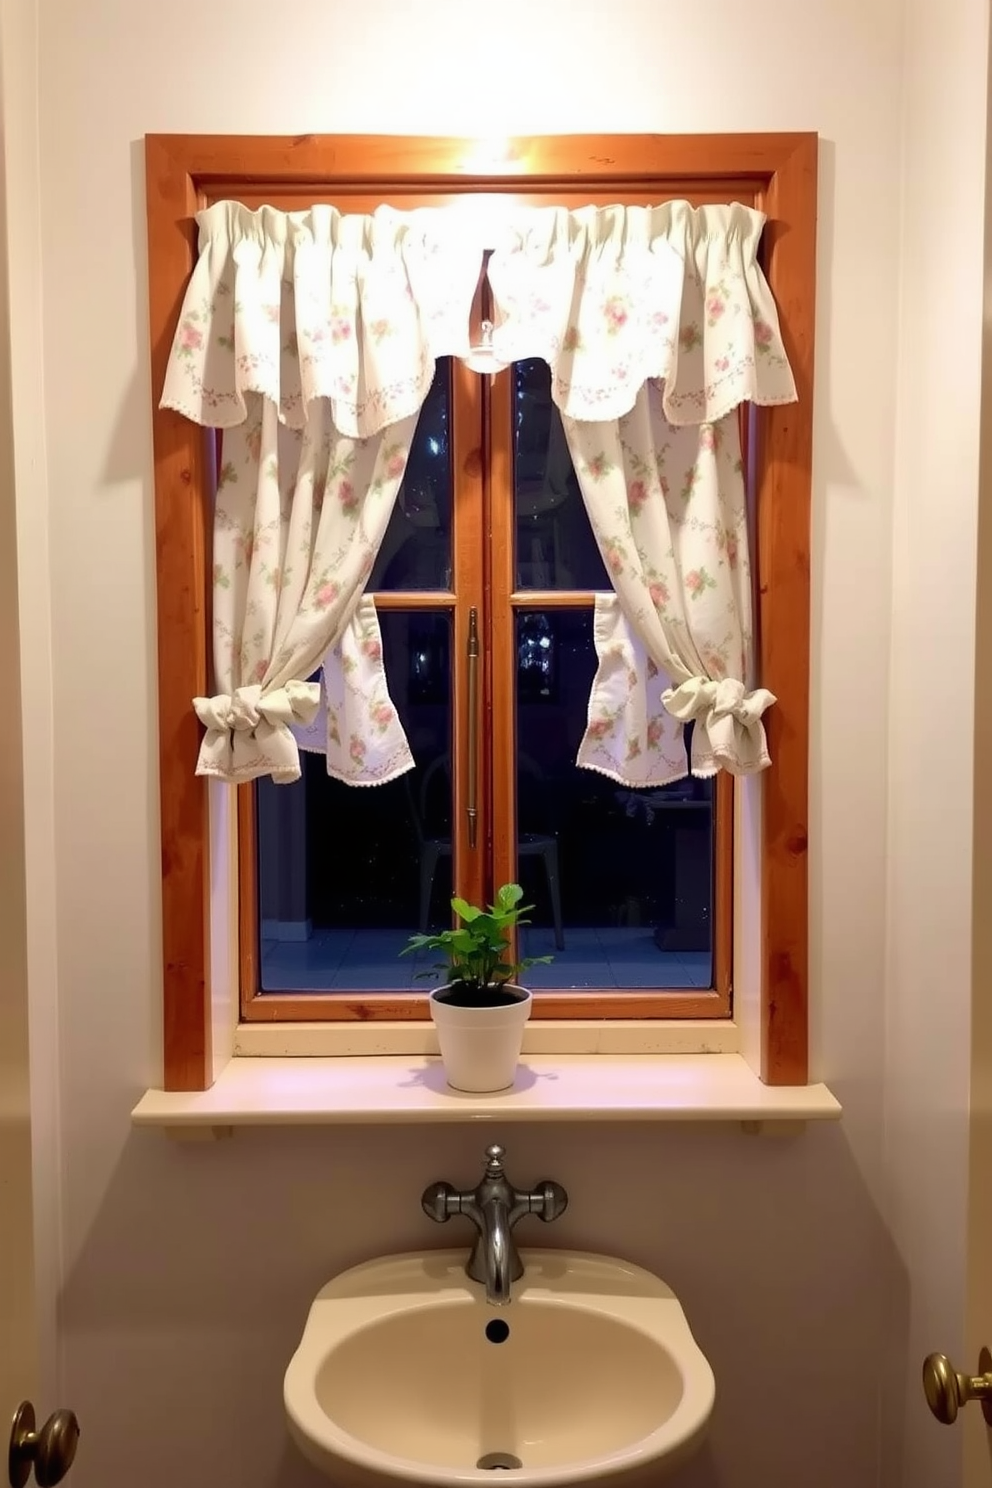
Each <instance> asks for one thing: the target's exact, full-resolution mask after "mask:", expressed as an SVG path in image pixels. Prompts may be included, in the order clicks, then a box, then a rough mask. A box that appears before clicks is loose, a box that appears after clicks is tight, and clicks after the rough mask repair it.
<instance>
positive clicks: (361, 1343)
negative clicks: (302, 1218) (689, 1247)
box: [284, 1250, 714, 1488]
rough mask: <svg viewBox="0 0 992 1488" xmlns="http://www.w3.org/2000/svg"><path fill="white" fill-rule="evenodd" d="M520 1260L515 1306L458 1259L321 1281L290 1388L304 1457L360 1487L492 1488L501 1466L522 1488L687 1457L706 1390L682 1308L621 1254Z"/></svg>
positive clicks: (644, 1470)
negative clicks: (497, 1300)
mask: <svg viewBox="0 0 992 1488" xmlns="http://www.w3.org/2000/svg"><path fill="white" fill-rule="evenodd" d="M521 1254H522V1256H523V1261H524V1267H525V1274H524V1277H523V1279H522V1280H521V1281H519V1282H516V1283H515V1284H514V1287H513V1301H512V1302H511V1304H510V1306H509V1307H505V1308H494V1307H491V1306H489V1305H488V1304H487V1302H486V1299H485V1292H484V1289H483V1288H482V1287H481V1286H478V1285H477V1284H476V1283H475V1282H472V1281H469V1279H468V1277H467V1276H466V1275H465V1271H464V1266H465V1257H466V1252H465V1251H464V1250H458V1251H447V1250H445V1251H426V1252H424V1253H422V1254H416V1255H402V1256H387V1257H385V1258H384V1259H382V1260H378V1261H371V1262H369V1263H368V1264H366V1265H364V1266H356V1267H355V1268H354V1269H353V1270H351V1271H345V1272H343V1273H342V1274H341V1275H340V1276H338V1277H336V1278H335V1279H334V1280H333V1281H332V1282H330V1283H329V1284H328V1285H327V1286H326V1287H324V1289H323V1290H322V1291H321V1292H320V1293H319V1294H318V1296H317V1297H316V1299H315V1301H314V1303H313V1306H312V1307H311V1309H310V1315H309V1317H308V1318H307V1324H306V1327H305V1329H304V1332H303V1337H302V1339H301V1341H300V1345H299V1348H298V1349H297V1351H296V1353H295V1354H294V1355H293V1358H292V1359H291V1360H290V1364H289V1368H288V1369H287V1370H286V1379H285V1386H284V1398H285V1405H286V1415H287V1418H288V1421H289V1426H290V1430H291V1432H292V1434H293V1436H294V1438H295V1439H296V1441H297V1442H298V1444H299V1446H300V1447H301V1449H302V1450H303V1452H304V1453H305V1454H306V1456H307V1457H308V1458H309V1459H310V1461H311V1462H313V1463H314V1464H315V1465H316V1466H317V1467H319V1468H321V1469H322V1470H323V1471H324V1472H326V1473H327V1474H328V1475H329V1476H331V1477H333V1478H334V1479H335V1480H336V1481H337V1482H339V1483H346V1484H355V1485H359V1488H371V1484H372V1483H373V1482H377V1483H382V1482H384V1481H385V1480H388V1479H400V1480H403V1481H406V1482H412V1483H427V1484H434V1485H437V1488H446V1485H449V1484H455V1483H460V1484H483V1483H486V1484H488V1485H490V1488H491V1484H492V1479H493V1469H494V1468H500V1467H502V1468H506V1469H508V1471H509V1476H510V1477H511V1478H512V1479H513V1480H514V1483H515V1484H516V1485H519V1488H525V1485H530V1484H535V1485H537V1484H542V1485H544V1484H547V1485H552V1484H559V1483H561V1484H565V1483H578V1482H582V1481H584V1480H586V1479H589V1478H596V1479H602V1478H612V1479H619V1478H621V1477H623V1478H625V1479H628V1480H631V1481H632V1480H633V1479H634V1478H636V1477H640V1476H646V1477H648V1476H649V1477H651V1478H652V1479H654V1478H657V1477H658V1475H659V1473H660V1471H661V1470H662V1469H663V1468H665V1467H668V1466H672V1465H674V1464H675V1463H676V1462H677V1461H681V1460H682V1459H683V1458H684V1457H685V1456H686V1455H687V1453H688V1452H689V1451H690V1449H691V1448H692V1446H693V1445H695V1444H696V1443H697V1442H698V1441H699V1439H700V1437H701V1435H702V1433H703V1430H704V1428H705V1426H706V1422H707V1420H708V1418H709V1415H710V1412H711V1411H712V1409H713V1396H714V1384H713V1373H712V1370H711V1369H710V1367H709V1364H708V1363H707V1361H706V1359H705V1358H704V1357H703V1355H702V1353H701V1352H700V1350H699V1347H698V1345H697V1344H696V1342H695V1340H694V1338H693V1337H692V1334H691V1333H690V1331H689V1325H688V1323H687V1322H686V1318H685V1314H684V1312H683V1311H682V1308H681V1306H680V1305H679V1302H678V1300H677V1298H676V1297H674V1296H673V1295H672V1293H671V1291H670V1290H669V1288H668V1287H667V1286H665V1284H664V1282H662V1281H659V1279H658V1278H657V1277H656V1276H652V1275H651V1273H650V1272H648V1271H643V1270H641V1268H640V1267H638V1266H632V1265H630V1264H629V1263H628V1262H626V1261H621V1260H616V1259H614V1258H613V1257H611V1256H599V1255H584V1254H581V1253H578V1252H573V1251H556V1250H531V1251H528V1250H524V1251H522V1252H521ZM487 1332H488V1336H487ZM500 1338H502V1340H503V1341H498V1340H499V1339H500ZM480 1464H481V1465H480Z"/></svg>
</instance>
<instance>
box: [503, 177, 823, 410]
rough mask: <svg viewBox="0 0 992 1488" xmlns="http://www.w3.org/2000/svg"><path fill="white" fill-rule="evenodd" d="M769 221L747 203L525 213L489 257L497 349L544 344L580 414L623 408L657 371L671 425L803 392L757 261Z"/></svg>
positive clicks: (563, 404)
mask: <svg viewBox="0 0 992 1488" xmlns="http://www.w3.org/2000/svg"><path fill="white" fill-rule="evenodd" d="M764 223H765V218H764V217H763V215H762V214H761V213H760V212H756V211H753V210H752V209H751V208H749V207H745V206H741V205H740V203H734V204H733V205H731V206H705V207H698V208H693V207H691V206H690V205H689V204H688V203H687V202H684V201H671V202H665V203H664V204H662V205H661V206H656V207H621V206H617V207H582V208H580V209H579V210H577V211H568V210H566V209H564V208H560V207H546V208H538V209H532V210H530V211H528V212H522V213H521V214H520V215H519V217H518V218H517V219H516V220H515V221H514V222H513V224H512V225H511V226H510V228H509V230H508V232H507V234H506V238H505V240H504V242H503V243H502V245H501V246H500V247H499V248H497V250H496V251H495V252H494V253H493V257H492V260H491V262H490V264H489V270H488V272H489V282H490V284H491V285H492V288H493V295H494V299H495V303H496V312H497V313H496V324H495V326H494V330H493V350H494V353H495V355H496V356H497V358H498V359H499V360H500V361H501V362H505V363H510V362H513V361H516V360H518V359H519V358H522V357H543V358H544V360H545V361H547V362H548V364H549V365H550V366H551V368H552V372H553V376H552V389H551V392H552V397H553V399H554V401H555V403H556V404H557V405H558V407H559V409H560V410H561V412H562V413H563V414H566V415H567V416H568V417H570V418H573V419H581V420H605V419H615V418H622V417H623V415H624V414H626V413H629V412H630V410H631V409H632V408H633V406H634V402H635V400H636V398H637V394H638V392H639V390H640V388H641V387H643V385H644V383H645V382H646V381H647V380H648V379H649V378H651V379H656V380H658V381H663V382H664V410H665V416H666V417H667V419H668V421H669V423H671V424H701V423H712V422H715V421H716V420H717V419H720V418H722V417H723V415H724V414H726V413H729V412H730V410H731V409H733V408H735V407H736V406H737V404H739V403H742V402H744V401H745V400H746V399H747V400H750V401H751V402H752V403H762V404H774V403H792V402H795V399H796V387H795V383H794V381H793V378H792V372H791V370H790V368H789V363H788V360H787V358H786V355H785V349H784V347H783V345H782V338H781V333H780V331H779V324H778V314H777V312H776V309H775V302H774V300H773V298H772V294H771V290H770V289H769V287H768V284H767V281H766V280H765V277H764V274H763V273H762V272H761V268H760V266H759V264H758V260H757V253H758V242H759V239H760V237H761V230H762V228H763V226H764Z"/></svg>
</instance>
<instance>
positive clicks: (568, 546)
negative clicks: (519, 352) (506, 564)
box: [511, 360, 610, 589]
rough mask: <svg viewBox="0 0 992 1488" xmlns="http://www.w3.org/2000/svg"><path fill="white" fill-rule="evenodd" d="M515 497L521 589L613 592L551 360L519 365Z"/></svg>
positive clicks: (515, 395)
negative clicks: (558, 402) (554, 397)
mask: <svg viewBox="0 0 992 1488" xmlns="http://www.w3.org/2000/svg"><path fill="white" fill-rule="evenodd" d="M511 376H512V377H513V499H514V520H515V541H516V570H515V573H516V579H515V582H516V585H517V588H518V589H609V588H610V581H609V579H608V578H607V575H606V569H605V567H604V566H603V560H602V557H601V556H600V552H599V548H598V547H597V546H596V539H595V538H594V537H593V535H592V528H591V526H590V525H589V518H588V516H587V515H586V509H585V506H584V504H583V501H582V493H581V491H580V490H579V483H578V480H577V479H576V475H575V471H574V469H573V468H572V461H571V457H570V456H569V453H568V445H567V444H566V443H565V431H564V429H563V428H562V422H561V415H560V414H559V412H558V410H557V408H556V407H555V405H554V404H553V403H552V401H551V370H550V368H549V367H548V364H547V362H543V361H539V360H532V361H526V362H515V363H514V364H513V368H512V371H511Z"/></svg>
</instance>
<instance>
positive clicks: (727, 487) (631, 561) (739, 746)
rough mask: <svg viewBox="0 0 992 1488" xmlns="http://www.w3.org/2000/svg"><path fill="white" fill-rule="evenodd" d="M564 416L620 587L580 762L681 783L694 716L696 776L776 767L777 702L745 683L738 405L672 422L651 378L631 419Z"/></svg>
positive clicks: (601, 610) (607, 622) (603, 620)
mask: <svg viewBox="0 0 992 1488" xmlns="http://www.w3.org/2000/svg"><path fill="white" fill-rule="evenodd" d="M563 423H564V427H565V435H566V438H567V440H568V445H569V449H570V451H571V454H572V461H573V464H574V466H575V471H576V474H577V476H578V479H579V486H580V488H581V490H582V496H583V499H584V501H585V505H586V510H587V511H588V513H589V519H590V521H591V522H592V526H593V531H594V532H595V535H596V540H597V542H598V544H599V548H600V552H601V553H602V555H603V559H604V562H605V563H606V567H607V570H608V572H609V575H610V579H611V581H612V584H613V588H614V594H613V595H609V596H607V595H601V596H598V598H597V612H596V646H597V653H598V656H599V667H598V671H597V674H596V678H595V681H594V683H593V688H592V695H591V697H590V701H589V722H588V727H587V729H586V733H585V737H584V738H583V740H582V744H581V747H580V750H579V762H580V764H586V765H588V766H590V767H591V768H593V769H598V770H601V771H602V772H603V773H605V774H607V775H610V776H612V777H613V778H614V779H616V780H621V781H623V782H624V783H625V784H627V785H632V786H637V785H664V784H666V783H667V782H669V781H672V780H677V779H679V778H680V776H684V775H685V774H686V761H685V750H684V748H683V747H682V746H681V734H682V730H683V726H684V725H685V724H686V723H688V722H690V721H691V722H693V724H694V725H695V727H694V729H693V734H692V750H691V753H692V759H691V768H692V773H693V774H694V775H699V776H708V775H713V774H715V773H716V771H717V770H718V769H720V768H721V767H722V768H723V769H726V770H729V771H730V772H731V773H732V774H734V775H746V774H752V773H754V772H755V771H758V770H762V769H764V768H765V767H766V766H767V765H768V764H769V763H770V760H769V757H768V746H767V742H766V739H765V730H764V726H763V724H762V722H761V717H762V714H763V713H764V711H765V709H766V708H767V707H769V705H770V704H771V703H773V702H774V701H775V699H774V697H773V696H772V694H771V693H770V692H768V691H767V689H765V688H760V687H759V688H756V689H754V690H753V691H752V690H749V687H748V685H747V682H748V679H749V677H750V671H751V664H752V649H753V648H752V639H753V637H752V621H751V573H750V562H749V558H748V544H747V510H746V502H745V485H744V470H743V464H742V461H741V446H740V425H739V422H738V415H737V413H736V412H735V413H729V414H726V415H724V417H723V418H722V419H720V420H718V421H717V422H715V423H700V424H684V425H675V424H671V423H669V421H668V418H667V416H666V414H665V411H664V395H663V391H662V389H661V388H660V387H659V386H658V385H657V384H656V383H648V384H646V385H645V386H644V387H643V388H642V389H641V390H640V392H639V393H638V395H637V399H636V401H635V403H634V407H633V409H632V410H631V412H630V413H628V414H625V415H624V417H622V418H620V419H616V420H612V421H604V422H597V423H582V422H579V421H577V420H574V419H567V418H566V419H564V420H563ZM621 676H622V677H623V678H624V681H625V687H624V686H621V684H620V681H619V678H620V677H621Z"/></svg>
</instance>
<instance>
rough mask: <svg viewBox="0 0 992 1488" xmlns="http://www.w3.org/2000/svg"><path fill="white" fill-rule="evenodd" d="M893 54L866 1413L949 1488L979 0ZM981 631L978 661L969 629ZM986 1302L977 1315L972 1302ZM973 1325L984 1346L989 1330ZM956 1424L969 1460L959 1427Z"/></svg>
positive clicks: (955, 1339)
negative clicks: (936, 695)
mask: <svg viewBox="0 0 992 1488" xmlns="http://www.w3.org/2000/svg"><path fill="white" fill-rule="evenodd" d="M905 37H906V44H905V81H904V96H903V130H904V133H903V182H904V186H903V201H902V262H901V290H900V305H899V338H900V339H899V350H898V419H897V428H896V444H895V486H896V491H897V493H898V495H897V500H896V503H895V508H894V518H895V520H894V524H893V596H892V604H893V632H892V639H893V645H892V664H891V688H890V709H891V712H890V721H889V810H890V833H889V881H888V882H889V900H888V936H889V945H888V1012H887V1030H886V1068H885V1081H886V1098H887V1101H886V1104H887V1119H886V1159H885V1161H886V1179H887V1198H888V1202H887V1214H888V1220H889V1224H890V1229H891V1233H892V1235H893V1237H894V1239H895V1243H896V1245H897V1248H898V1253H899V1265H898V1268H897V1271H896V1273H895V1276H894V1277H893V1285H894V1288H895V1291H894V1297H895V1300H896V1304H897V1315H901V1320H902V1328H901V1329H893V1331H892V1333H891V1335H890V1350H889V1353H888V1355H887V1382H888V1386H889V1390H888V1392H887V1395H886V1399H885V1402H884V1406H885V1442H886V1451H887V1453H888V1454H889V1456H888V1461H889V1464H890V1468H891V1474H892V1481H893V1482H900V1481H902V1482H908V1481H911V1480H912V1481H914V1482H919V1483H921V1484H923V1483H938V1482H942V1481H947V1480H948V1478H947V1472H948V1469H949V1466H950V1463H951V1460H952V1458H951V1454H952V1453H953V1454H954V1459H956V1458H957V1457H958V1454H960V1452H961V1450H962V1447H963V1444H964V1440H965V1433H964V1431H963V1430H962V1429H961V1428H960V1427H959V1428H958V1429H957V1430H956V1431H955V1432H953V1433H950V1432H940V1431H939V1430H935V1429H934V1427H933V1425H932V1423H931V1422H930V1421H929V1420H928V1419H927V1417H926V1416H925V1415H923V1414H921V1412H920V1409H919V1401H920V1383H919V1366H920V1363H921V1361H922V1359H923V1357H924V1356H925V1355H926V1354H927V1353H929V1352H930V1351H931V1350H934V1349H939V1350H941V1351H943V1352H946V1353H947V1354H949V1355H950V1357H951V1358H952V1360H954V1362H955V1363H956V1364H957V1367H958V1368H961V1369H967V1370H969V1372H970V1371H971V1370H973V1369H974V1368H975V1367H976V1365H977V1358H978V1347H979V1339H978V1338H977V1337H976V1336H975V1335H974V1332H973V1328H972V1327H969V1325H968V1324H969V1319H968V1315H967V1313H968V1306H967V1304H968V1292H967V1280H968V1261H969V1256H968V1246H969V1243H974V1241H975V1240H976V1239H977V1238H978V1229H977V1225H978V1223H979V1221H980V1222H981V1225H982V1228H983V1231H984V1235H983V1238H982V1243H983V1245H984V1254H983V1255H982V1256H981V1257H978V1258H976V1259H977V1260H978V1264H979V1266H980V1267H981V1268H982V1269H983V1270H985V1271H987V1270H988V1263H989V1255H990V1251H992V1216H990V1215H989V1214H985V1213H982V1214H979V1212H978V1210H977V1208H976V1207H975V1206H974V1205H973V1206H972V1212H971V1215H970V1216H969V1182H968V1163H969V1119H970V1112H969V1098H970V1095H971V1089H972V1057H973V1054H974V1055H975V1056H976V1058H977V1057H978V1056H979V1055H982V1057H983V1058H984V1057H985V1056H984V1055H983V1054H982V1049H981V1046H980V1044H979V1043H978V1042H977V1041H976V1043H975V1045H974V1048H973V1042H972V995H973V986H974V995H975V998H976V1002H977V1001H978V1000H982V1001H985V1002H987V1001H988V992H989V989H988V981H987V978H986V979H985V980H984V981H982V980H981V979H980V978H979V977H978V976H977V975H976V976H975V978H974V983H973V969H972V940H973V935H972V932H973V899H972V835H973V812H974V808H975V806H976V804H977V805H978V806H979V807H980V809H981V812H982V814H981V815H978V816H974V833H975V842H976V844H977V845H978V846H979V847H981V844H982V840H983V837H987V836H988V833H989V828H990V825H992V814H990V803H989V799H988V792H987V788H986V789H985V794H984V798H983V797H981V796H978V795H976V791H977V790H979V789H980V788H981V787H982V784H983V782H982V779H981V772H980V771H978V772H977V773H976V764H977V760H976V757H975V755H974V752H973V731H974V727H975V706H974V689H975V675H976V673H975V668H976V646H975V605H976V558H977V535H978V518H979V493H980V483H979V457H980V435H981V433H982V427H981V395H982V356H983V315H982V308H983V299H984V297H985V277H986V272H985V245H984V235H985V212H986V201H985V197H986V143H987V142H986V132H987V131H986V111H987V106H988V55H989V53H988V45H989V37H988V7H987V5H986V4H983V3H978V0H976V3H968V4H964V5H959V6H955V7H950V8H946V7H944V8H941V9H940V10H939V11H938V9H937V8H935V7H934V6H933V5H931V4H930V3H929V0H909V3H908V4H907V6H906V33H905ZM950 223H953V224H954V228H953V243H951V242H949V239H948V233H947V227H948V224H950ZM985 334H987V333H985ZM985 370H986V376H988V374H989V371H990V368H989V366H988V364H987V365H986V369H985ZM990 430H992V426H990V429H987V430H986V449H985V457H986V460H987V459H988V454H989V446H988V442H987V441H988V435H989V432H990ZM984 501H985V503H986V505H987V502H988V474H986V491H985V493H984ZM985 522H986V524H987V522H988V516H987V514H986V517H985ZM935 526H936V528H937V532H938V535H937V537H936V540H935V539H934V536H933V534H934V529H935ZM987 541H988V538H987V537H986V542H987ZM985 628H986V644H987V634H988V619H987V618H986V621H985ZM931 683H936V684H937V685H938V687H939V688H940V689H941V691H942V693H943V695H944V696H945V697H946V698H947V699H950V698H952V697H953V699H954V702H953V704H952V705H951V706H949V707H946V708H945V707H938V708H937V709H936V710H935V711H931V708H930V695H929V689H930V685H931ZM931 721H932V723H933V725H934V726H933V727H931V726H930V722H931ZM978 759H979V760H980V759H981V756H978ZM985 851H986V853H987V849H986V850H985ZM988 882H989V880H988V875H987V874H986V878H985V886H986V887H987V886H988ZM974 914H975V916H976V920H975V925H974V929H975V931H976V932H980V938H979V939H978V940H977V941H976V946H977V947H978V949H979V951H980V952H981V951H982V940H981V934H983V935H984V938H985V940H986V941H987V939H988V934H989V931H988V929H987V928H986V926H987V920H988V910H987V904H982V903H981V902H980V901H978V900H976V901H975V908H974ZM984 954H985V956H986V961H985V965H986V967H988V965H989V962H988V948H986V949H985V951H984ZM977 969H978V963H976V972H977ZM985 1037H986V1038H987V1037H988V1036H987V1035H985ZM990 1046H992V1042H990ZM976 1088H977V1087H976ZM982 1137H983V1138H984V1140H985V1141H987V1137H988V1133H987V1130H984V1131H983V1132H982ZM974 1158H975V1160H976V1162H978V1163H980V1164H981V1165H982V1168H983V1169H984V1181H983V1184H982V1186H983V1187H984V1188H985V1189H986V1190H988V1189H989V1188H992V1182H990V1175H992V1169H990V1167H989V1162H990V1155H989V1148H988V1147H987V1146H985V1147H984V1150H983V1149H982V1146H981V1145H980V1142H976V1149H975V1152H974ZM978 1197H979V1198H980V1197H982V1195H981V1193H980V1192H979V1194H978ZM984 1207H985V1208H986V1209H987V1207H988V1201H987V1200H986V1202H985V1206H984ZM969 1218H970V1221H971V1224H970V1226H969ZM973 1295H974V1296H975V1297H976V1298H977V1293H975V1294H973ZM900 1296H901V1299H902V1305H901V1307H900V1306H899V1301H900ZM985 1298H986V1301H988V1300H992V1294H990V1293H989V1292H988V1287H987V1286H986V1288H985ZM971 1321H972V1323H973V1325H974V1326H978V1327H979V1328H980V1330H981V1332H982V1334H983V1335H984V1336H983V1337H982V1339H981V1341H982V1342H986V1341H990V1340H989V1333H990V1330H992V1315H989V1314H988V1313H986V1314H985V1316H984V1318H982V1317H980V1316H975V1315H973V1317H972V1319H971ZM890 1366H891V1367H890ZM967 1427H968V1430H969V1431H970V1432H972V1433H974V1438H975V1445H976V1446H978V1447H979V1448H984V1443H982V1442H980V1441H979V1440H978V1437H979V1436H980V1435H984V1428H983V1427H982V1422H981V1418H980V1416H979V1415H978V1413H977V1412H976V1411H972V1412H970V1413H969V1415H968V1417H967ZM972 1472H973V1473H974V1474H976V1475H974V1476H971V1477H969V1478H968V1480H967V1481H968V1482H969V1484H974V1485H979V1484H985V1483H987V1482H988V1481H989V1476H988V1474H989V1468H988V1464H987V1461H985V1462H983V1461H982V1459H981V1455H980V1454H976V1458H975V1461H974V1463H973V1464H972ZM913 1474H915V1475H916V1476H915V1477H914V1476H913Z"/></svg>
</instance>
